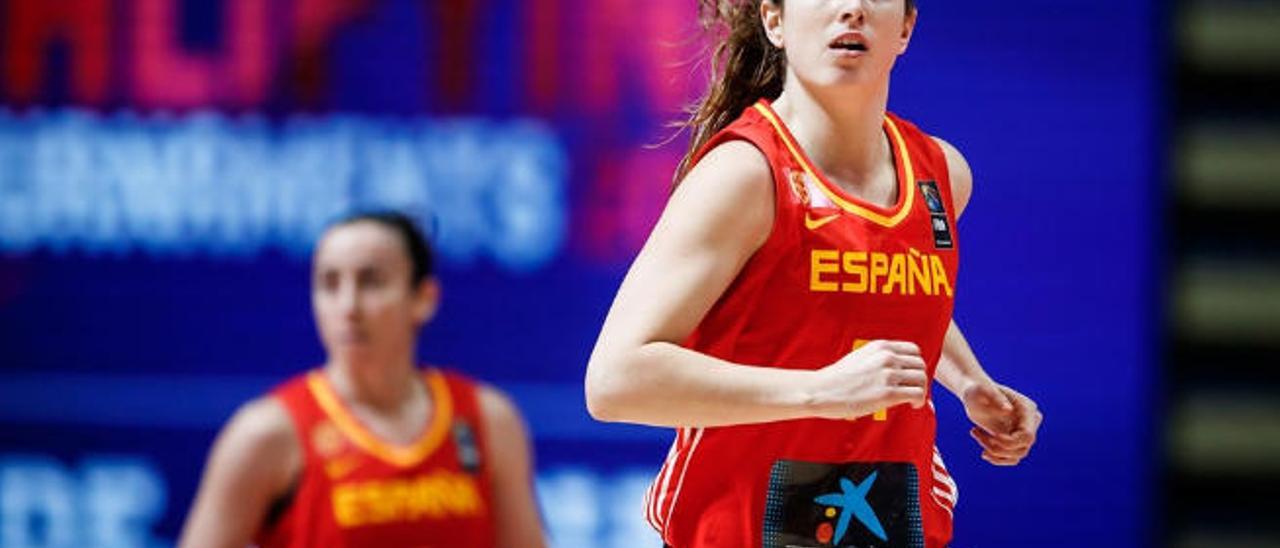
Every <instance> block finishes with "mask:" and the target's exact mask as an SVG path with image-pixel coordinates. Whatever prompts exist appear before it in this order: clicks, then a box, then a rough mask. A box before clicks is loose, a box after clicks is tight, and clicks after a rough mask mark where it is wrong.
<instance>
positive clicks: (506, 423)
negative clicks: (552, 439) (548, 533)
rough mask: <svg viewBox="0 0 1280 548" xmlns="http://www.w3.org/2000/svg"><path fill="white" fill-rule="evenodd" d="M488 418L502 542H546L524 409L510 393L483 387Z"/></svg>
mask: <svg viewBox="0 0 1280 548" xmlns="http://www.w3.org/2000/svg"><path fill="white" fill-rule="evenodd" d="M480 411H481V412H482V413H483V414H484V420H485V427H486V428H485V447H486V448H487V449H486V453H487V454H486V455H485V460H486V461H487V462H489V463H492V465H491V466H490V468H489V469H490V470H492V474H493V475H492V480H493V502H494V506H495V508H494V516H495V523H496V525H497V528H498V530H497V540H498V546H510V547H511V548H542V547H544V546H546V540H545V535H544V534H543V531H542V521H541V518H540V517H539V514H538V501H537V499H536V498H535V497H534V493H533V462H532V461H533V458H532V457H531V456H530V454H531V451H530V449H529V436H528V433H527V432H526V431H525V427H524V420H523V419H522V418H521V417H520V411H519V410H517V409H516V406H515V405H514V404H513V403H511V400H510V399H508V398H507V396H506V395H504V394H502V393H501V392H499V391H498V390H496V389H493V388H490V387H487V386H485V387H482V388H481V389H480Z"/></svg>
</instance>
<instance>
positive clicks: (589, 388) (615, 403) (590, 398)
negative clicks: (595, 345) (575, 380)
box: [585, 356, 628, 422]
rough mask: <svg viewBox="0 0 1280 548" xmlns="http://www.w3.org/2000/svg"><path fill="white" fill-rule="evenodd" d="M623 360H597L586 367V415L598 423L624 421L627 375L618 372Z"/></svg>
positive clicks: (592, 360) (595, 358) (593, 359)
mask: <svg viewBox="0 0 1280 548" xmlns="http://www.w3.org/2000/svg"><path fill="white" fill-rule="evenodd" d="M622 361H623V360H619V359H616V358H612V359H598V358H597V357H595V356H593V357H592V359H591V363H590V364H588V365H587V379H586V387H585V388H586V399H587V413H589V414H590V415H591V418H593V419H595V420H598V421H600V422H624V421H626V415H627V414H626V408H627V405H626V402H627V400H628V396H627V394H628V389H627V386H626V384H627V383H626V380H625V379H626V378H627V375H626V374H625V373H624V372H622V371H620V369H622V368H623V363H622Z"/></svg>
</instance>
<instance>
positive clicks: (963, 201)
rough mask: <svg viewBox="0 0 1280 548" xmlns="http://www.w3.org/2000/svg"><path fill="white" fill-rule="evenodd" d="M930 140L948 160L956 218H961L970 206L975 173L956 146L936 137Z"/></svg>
mask: <svg viewBox="0 0 1280 548" xmlns="http://www.w3.org/2000/svg"><path fill="white" fill-rule="evenodd" d="M929 138H930V139H932V140H933V142H935V143H937V144H938V148H941V149H942V155H943V157H944V158H946V162H947V176H948V179H949V180H950V183H951V195H952V201H954V202H955V204H954V205H955V208H956V216H959V215H960V213H961V212H963V211H964V209H965V207H966V206H967V205H968V204H969V197H970V195H972V194H973V171H972V170H971V169H970V167H969V161H968V160H967V159H965V157H964V154H962V153H961V152H960V149H958V148H956V147H955V145H952V144H951V143H950V142H948V141H947V140H945V139H943V138H941V137H938V136H936V135H930V136H929Z"/></svg>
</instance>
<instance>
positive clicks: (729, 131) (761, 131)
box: [690, 105, 801, 262]
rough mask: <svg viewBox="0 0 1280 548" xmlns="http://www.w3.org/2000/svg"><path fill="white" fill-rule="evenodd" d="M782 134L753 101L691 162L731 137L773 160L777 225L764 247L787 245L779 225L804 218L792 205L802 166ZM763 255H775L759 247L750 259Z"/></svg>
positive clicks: (700, 149) (768, 159) (774, 213)
mask: <svg viewBox="0 0 1280 548" xmlns="http://www.w3.org/2000/svg"><path fill="white" fill-rule="evenodd" d="M779 137H780V136H779V134H778V133H777V131H776V129H775V127H774V124H772V123H770V121H769V119H768V118H767V117H765V116H764V115H762V113H761V112H760V111H759V110H758V109H757V108H755V106H754V105H753V106H751V107H747V108H746V109H744V110H743V111H742V115H741V116H739V117H738V118H737V119H736V120H734V121H733V122H732V123H730V124H729V125H728V126H725V128H724V129H722V130H720V131H719V132H716V134H715V135H712V136H711V138H710V139H708V140H707V142H706V143H704V144H703V145H702V147H701V148H699V149H698V151H697V153H696V154H694V155H693V158H692V161H691V162H690V163H691V165H694V164H697V163H698V162H700V161H702V158H703V157H704V156H706V155H707V153H709V152H711V150H712V149H714V148H715V147H717V146H720V145H722V144H724V143H727V142H729V141H746V142H748V143H750V144H751V145H752V146H754V147H756V149H757V150H759V151H760V153H761V154H763V155H764V157H765V161H766V162H768V164H769V171H770V175H771V178H772V180H773V198H774V199H773V204H774V208H773V227H772V228H771V229H770V234H769V238H768V239H767V240H765V243H764V245H763V246H762V247H761V249H766V248H770V247H775V246H779V245H786V241H787V238H785V237H783V238H780V237H779V234H778V227H785V226H796V224H797V223H799V222H800V221H801V219H800V217H799V211H797V209H796V208H795V207H791V206H790V205H789V203H790V202H791V201H793V200H794V198H795V196H794V192H793V191H792V189H791V185H792V178H793V174H794V173H797V172H798V169H797V166H796V164H795V163H794V162H793V161H792V159H791V157H790V156H789V155H788V153H787V150H786V145H785V144H784V143H783V141H782V139H780V138H779ZM762 256H763V257H771V256H773V255H772V254H767V253H766V254H762V253H760V252H759V251H757V253H756V254H755V255H753V256H752V258H751V259H750V260H751V261H752V262H758V261H759V260H760V259H759V258H760V257H762Z"/></svg>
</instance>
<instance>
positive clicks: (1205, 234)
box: [1163, 0, 1280, 547]
mask: <svg viewBox="0 0 1280 548" xmlns="http://www.w3.org/2000/svg"><path fill="white" fill-rule="evenodd" d="M1172 23H1173V24H1172V25H1171V32H1170V36H1171V41H1170V43H1171V46H1172V47H1171V51H1172V52H1173V55H1172V57H1171V59H1172V62H1171V63H1170V65H1169V66H1170V71H1169V77H1170V80H1169V82H1170V83H1169V86H1168V87H1169V89H1171V90H1173V91H1172V93H1171V95H1172V97H1173V102H1172V109H1171V115H1170V116H1169V118H1168V119H1167V122H1166V125H1167V128H1168V129H1167V134H1168V135H1169V140H1168V142H1169V144H1170V150H1171V151H1172V154H1171V155H1170V160H1169V163H1168V164H1167V166H1168V169H1169V170H1170V174H1169V177H1168V178H1167V179H1168V180H1169V182H1170V188H1171V192H1170V196H1169V198H1168V204H1169V208H1168V209H1167V210H1166V213H1165V219H1166V221H1167V223H1168V224H1167V225H1166V226H1167V227H1168V229H1167V239H1166V241H1167V242H1168V245H1167V247H1166V249H1167V250H1168V252H1169V253H1168V256H1167V261H1166V265H1167V271H1168V272H1169V280H1170V287H1171V290H1172V291H1171V292H1170V296H1171V298H1170V300H1169V302H1168V311H1169V314H1168V316H1167V319H1166V326H1167V329H1166V332H1167V333H1168V338H1167V341H1166V346H1165V352H1164V354H1163V355H1164V358H1165V359H1164V360H1163V366H1164V370H1165V371H1167V374H1166V379H1167V381H1166V386H1167V388H1168V390H1167V393H1168V398H1167V401H1166V402H1165V404H1164V405H1163V409H1164V410H1165V411H1166V412H1167V415H1166V416H1167V418H1168V424H1167V427H1166V432H1167V435H1166V437H1165V441H1166V444H1165V447H1166V448H1167V455H1168V456H1169V460H1168V464H1169V466H1168V468H1167V470H1166V473H1165V480H1166V481H1165V482H1164V485H1165V486H1166V488H1165V495H1166V496H1165V498H1164V502H1165V506H1164V508H1165V509H1166V510H1168V517H1167V522H1168V523H1169V524H1170V527H1169V536H1168V538H1169V539H1170V542H1171V544H1173V545H1176V546H1185V547H1217V546H1222V547H1237V546H1241V547H1243V546H1250V547H1264V546H1265V547H1274V546H1280V521H1278V520H1276V518H1275V511H1274V508H1275V507H1276V504H1275V501H1274V499H1275V493H1276V492H1277V491H1278V490H1280V382H1277V381H1278V380H1280V375H1277V369H1276V365H1277V364H1278V363H1280V361H1278V360H1277V356H1278V355H1280V354H1278V353H1277V351H1278V350H1280V245H1278V244H1280V237H1277V234H1276V233H1275V231H1274V230H1272V226H1271V225H1273V224H1274V223H1275V221H1276V220H1277V219H1278V218H1280V216H1278V214H1280V184H1277V183H1280V178H1278V177H1277V171H1278V168H1280V95H1278V94H1277V90H1280V3H1277V2H1270V1H1246V0H1233V1H1230V2H1205V1H1200V0H1188V1H1184V2H1181V3H1180V5H1179V8H1178V10H1177V13H1176V15H1175V17H1174V18H1173V20H1172Z"/></svg>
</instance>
